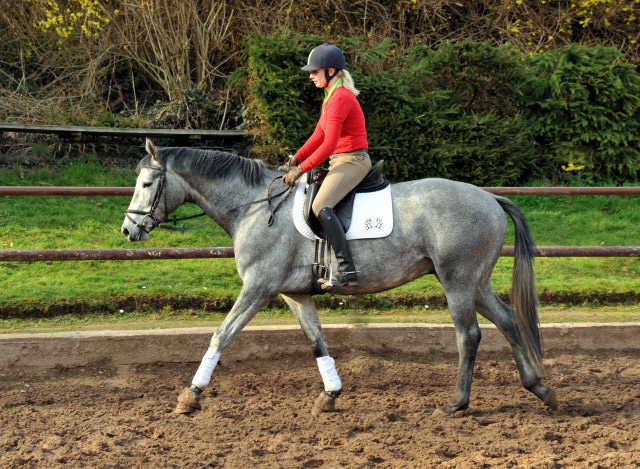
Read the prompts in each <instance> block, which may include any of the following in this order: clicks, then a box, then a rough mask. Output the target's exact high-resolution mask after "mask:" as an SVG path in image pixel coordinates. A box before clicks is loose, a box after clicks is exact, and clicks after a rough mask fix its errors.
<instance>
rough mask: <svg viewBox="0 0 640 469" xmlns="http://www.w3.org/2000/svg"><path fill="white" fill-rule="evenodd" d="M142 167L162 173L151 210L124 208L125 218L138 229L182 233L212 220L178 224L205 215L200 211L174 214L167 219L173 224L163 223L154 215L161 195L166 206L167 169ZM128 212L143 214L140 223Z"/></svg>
mask: <svg viewBox="0 0 640 469" xmlns="http://www.w3.org/2000/svg"><path fill="white" fill-rule="evenodd" d="M143 168H144V169H153V170H155V171H160V172H161V173H162V175H161V176H160V181H159V182H158V190H157V191H156V193H155V194H154V196H153V202H152V203H151V210H149V211H148V212H145V211H144V210H131V209H128V210H126V211H125V212H124V214H125V216H126V217H127V219H128V220H129V221H130V222H131V223H133V224H134V225H135V226H137V227H138V228H139V229H140V230H142V231H144V232H145V233H147V234H149V232H150V231H151V230H153V229H154V228H156V227H158V228H162V229H164V230H172V231H180V232H181V233H182V234H184V232H185V231H191V230H197V229H198V228H202V227H203V226H205V225H208V224H209V223H211V222H212V221H213V220H209V221H207V222H205V223H202V224H201V225H198V226H192V227H186V226H185V225H182V226H178V222H179V221H184V220H192V219H194V218H198V217H203V216H205V215H206V213H204V212H202V213H199V214H197V215H191V216H189V217H182V218H176V216H175V215H174V216H173V218H169V219H168V221H170V222H172V223H173V226H171V225H165V224H163V223H162V222H161V221H160V220H159V219H158V218H157V217H156V215H155V211H156V209H157V208H158V202H160V197H162V198H163V199H164V206H165V209H166V207H167V195H166V193H165V192H164V184H165V181H166V179H167V177H166V173H167V170H166V169H165V168H161V167H159V166H144V167H143ZM130 213H131V214H134V215H143V217H142V220H141V221H140V223H138V222H137V221H135V220H134V219H133V218H132V217H131V216H130V215H129V214H130ZM147 218H149V219H150V222H147Z"/></svg>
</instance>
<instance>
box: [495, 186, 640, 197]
mask: <svg viewBox="0 0 640 469" xmlns="http://www.w3.org/2000/svg"><path fill="white" fill-rule="evenodd" d="M483 189H484V190H486V191H488V192H491V193H492V194H496V195H640V187H618V186H609V187H483Z"/></svg>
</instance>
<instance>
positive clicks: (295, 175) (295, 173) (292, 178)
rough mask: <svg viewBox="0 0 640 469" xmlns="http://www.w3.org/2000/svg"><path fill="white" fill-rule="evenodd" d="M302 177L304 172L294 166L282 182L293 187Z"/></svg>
mask: <svg viewBox="0 0 640 469" xmlns="http://www.w3.org/2000/svg"><path fill="white" fill-rule="evenodd" d="M300 176H302V170H301V169H300V167H299V166H294V167H293V168H291V169H290V170H289V172H288V173H287V174H285V175H284V176H283V177H282V180H283V181H284V183H285V184H288V185H290V186H293V185H294V184H295V183H296V181H297V180H298V179H299V178H300Z"/></svg>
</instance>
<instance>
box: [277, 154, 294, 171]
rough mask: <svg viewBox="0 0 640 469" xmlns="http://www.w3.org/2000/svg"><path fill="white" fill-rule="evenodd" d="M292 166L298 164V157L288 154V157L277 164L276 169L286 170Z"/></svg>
mask: <svg viewBox="0 0 640 469" xmlns="http://www.w3.org/2000/svg"><path fill="white" fill-rule="evenodd" d="M294 166H298V158H296V157H295V156H293V155H289V159H288V160H287V161H286V162H285V163H284V164H283V165H282V166H278V170H279V171H285V172H287V171H289V170H290V169H291V168H293V167H294Z"/></svg>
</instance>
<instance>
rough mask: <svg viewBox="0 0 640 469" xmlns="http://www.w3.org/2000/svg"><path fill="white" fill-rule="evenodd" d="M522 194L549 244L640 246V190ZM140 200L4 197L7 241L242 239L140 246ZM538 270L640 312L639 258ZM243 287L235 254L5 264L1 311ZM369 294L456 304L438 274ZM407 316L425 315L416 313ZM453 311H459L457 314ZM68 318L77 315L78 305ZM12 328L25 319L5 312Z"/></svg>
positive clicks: (396, 301) (152, 309)
mask: <svg viewBox="0 0 640 469" xmlns="http://www.w3.org/2000/svg"><path fill="white" fill-rule="evenodd" d="M134 166H135V163H132V164H131V168H128V169H126V168H119V167H112V168H106V167H103V166H99V165H97V164H87V163H82V164H80V163H77V162H68V163H66V164H59V165H57V166H54V167H52V168H48V169H33V170H29V169H1V168H0V185H51V186H66V185H86V186H133V185H134V182H135V173H134V171H133V167H134ZM510 198H511V199H512V200H514V201H515V202H516V203H517V204H518V205H520V207H521V208H522V209H523V211H524V212H525V214H526V215H527V217H528V219H529V223H530V225H531V228H532V232H533V235H534V238H535V240H536V243H537V244H538V245H541V246H554V245H557V246H602V245H608V246H615V245H621V246H624V245H626V246H637V245H640V236H639V229H638V227H639V226H640V198H639V197H619V196H517V197H510ZM129 200H130V199H129V197H45V196H42V197H35V196H0V220H2V221H1V223H0V249H114V248H119V249H123V248H127V249H128V248H143V247H149V248H157V247H206V246H231V241H230V239H229V237H228V236H227V235H226V233H224V232H223V231H222V230H221V229H220V228H219V227H217V226H215V225H213V224H211V225H208V226H206V227H204V228H202V229H201V230H197V231H192V232H188V233H186V234H185V235H180V234H178V233H175V232H168V231H165V230H156V231H154V232H153V233H152V236H151V239H150V240H149V241H147V242H146V243H144V244H131V243H129V242H128V241H127V240H126V239H125V238H124V236H122V234H121V233H120V226H121V224H122V221H123V218H124V211H125V210H126V208H127V206H128V204H129ZM197 211H198V208H197V207H195V206H190V207H188V206H187V207H182V208H181V209H180V210H179V212H178V216H180V215H181V214H182V215H185V214H191V213H195V212H197ZM512 229H513V228H512V226H511V224H510V228H509V230H510V231H509V233H508V236H507V241H506V244H508V245H509V244H512V243H513V232H512ZM512 263H513V259H511V258H502V259H500V261H499V262H498V264H497V266H496V269H495V272H494V275H493V284H494V287H495V289H496V291H497V292H498V293H499V294H502V295H506V294H508V293H509V291H510V289H511V273H512ZM535 268H536V275H537V284H538V290H539V293H540V294H541V298H542V303H543V306H544V305H551V306H554V305H555V306H557V304H558V303H567V304H574V305H575V304H578V305H581V304H582V307H583V308H584V307H585V305H586V306H589V307H593V306H598V307H602V306H607V304H613V305H614V306H616V307H618V308H622V309H624V310H625V311H627V310H629V309H630V310H633V309H634V308H635V309H638V310H640V306H639V305H638V303H637V302H638V298H640V259H639V258H539V259H537V260H536V266H535ZM240 286H241V281H240V278H239V277H238V276H237V274H236V271H235V266H234V263H233V260H232V259H190V260H161V261H79V262H33V263H25V262H2V263H0V310H2V311H5V312H6V311H11V313H10V315H12V316H17V317H19V316H34V315H36V316H37V315H41V316H47V315H55V316H58V315H59V314H60V313H62V312H68V311H70V312H75V313H76V314H77V315H78V317H79V318H83V317H86V318H90V317H91V314H94V313H95V314H104V315H106V317H112V318H114V320H115V319H117V320H118V321H119V322H120V321H124V322H125V323H126V322H127V321H126V320H125V319H126V318H132V320H133V321H134V322H135V321H136V320H139V319H140V318H138V319H136V318H135V316H131V315H135V314H141V315H142V316H141V317H144V316H146V317H150V316H153V315H158V314H160V315H162V314H165V313H166V314H174V315H179V316H180V317H187V318H188V317H191V316H192V314H193V304H197V305H199V306H198V309H199V311H200V314H210V315H215V314H218V313H217V312H216V311H218V310H224V309H225V308H228V305H229V304H231V302H232V301H233V299H234V298H235V297H236V295H237V294H238V292H239V290H240ZM149 299H151V300H149ZM154 299H156V300H158V301H155V302H154V301H153V300H154ZM164 300H167V301H166V302H167V303H168V304H169V305H170V306H171V307H170V311H168V312H165V313H163V307H161V306H159V304H161V303H162V302H163V301H164ZM339 301H340V299H339V298H337V299H336V298H330V297H327V296H325V297H322V298H320V304H321V306H322V307H324V308H326V311H327V313H326V314H327V315H328V316H329V317H331V318H332V319H331V320H332V322H335V321H339V320H340V319H339V318H340V316H339V314H338V313H336V310H338V309H339V308H336V307H335V305H336V304H338V302H339ZM345 301H346V300H345ZM364 301H365V302H367V304H370V305H373V306H374V308H373V309H375V310H377V311H378V314H377V316H376V315H374V316H373V317H378V316H379V317H386V316H387V315H386V312H387V311H389V312H391V313H393V312H394V311H395V308H396V307H397V306H398V305H405V307H406V306H407V305H408V306H409V311H411V310H412V308H413V309H415V308H418V307H419V306H420V305H423V304H429V303H431V305H432V307H439V306H442V304H443V303H444V300H443V292H442V288H441V287H440V284H439V283H438V281H437V280H436V279H435V278H434V277H433V276H427V277H424V278H422V279H418V280H416V281H414V282H411V283H409V284H407V285H404V286H402V287H399V288H397V289H394V290H392V291H390V292H386V293H383V294H378V295H368V296H366V297H365V298H364ZM194 302H195V303H194ZM623 303H624V304H623ZM131 304H133V306H132V307H129V305H131ZM280 304H281V303H278V304H276V305H275V306H279V305H280ZM78 305H81V306H78ZM272 306H273V305H272ZM120 309H123V310H125V311H126V314H124V316H123V315H122V314H120V315H119V310H120ZM37 311H39V313H36V312H37ZM203 311H204V313H203ZM261 314H267V315H268V314H269V312H268V311H265V312H263V313H261ZM358 314H359V313H358ZM358 314H355V313H354V314H350V316H351V317H352V318H355V319H352V320H354V321H355V320H362V321H365V322H366V320H367V317H366V316H365V317H363V318H360V319H358ZM403 314H404V315H405V316H407V317H409V318H410V317H413V316H412V315H411V314H409V313H407V312H406V311H405V312H404V313H403ZM625 314H626V312H625V313H624V314H623V316H624V315H625ZM5 315H6V313H5ZM390 316H393V314H390ZM445 316H446V317H447V318H448V314H445ZM68 317H69V320H71V321H73V315H68ZM274 317H275V318H276V319H275V320H277V321H281V320H284V316H282V317H280V316H278V315H275V316H274ZM632 317H635V316H632ZM94 320H95V321H97V322H100V320H99V319H97V318H94ZM163 320H164V319H163ZM167 320H169V319H167ZM268 320H269V321H271V320H272V319H268ZM632 320H638V319H637V318H636V319H632ZM180 321H182V320H180ZM3 327H5V328H6V327H13V326H10V325H9V324H8V323H5V321H3Z"/></svg>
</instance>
